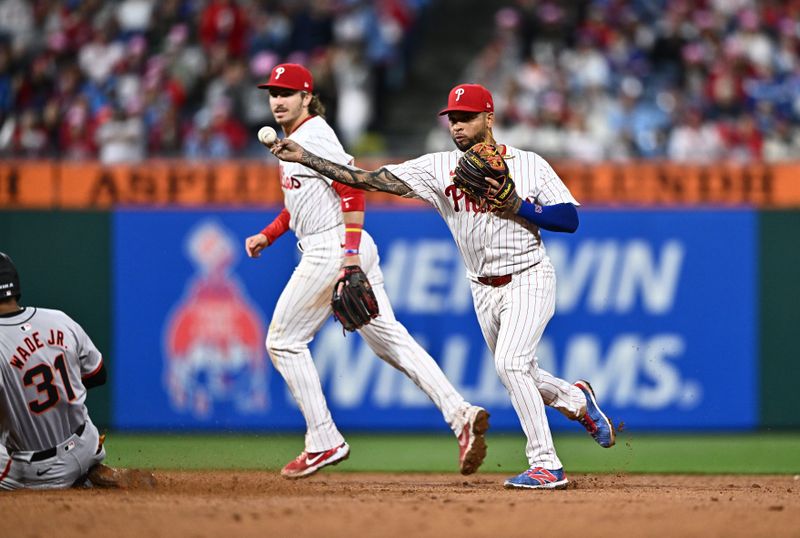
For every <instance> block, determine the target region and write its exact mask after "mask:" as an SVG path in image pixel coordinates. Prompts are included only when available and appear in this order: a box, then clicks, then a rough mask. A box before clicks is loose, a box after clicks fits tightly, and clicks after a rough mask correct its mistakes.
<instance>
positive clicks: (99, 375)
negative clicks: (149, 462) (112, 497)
mask: <svg viewBox="0 0 800 538" xmlns="http://www.w3.org/2000/svg"><path fill="white" fill-rule="evenodd" d="M21 296H22V290H21V288H20V281H19V274H18V273H17V268H16V267H15V266H14V263H13V262H12V261H11V258H10V257H9V256H8V255H7V254H4V253H2V252H0V441H2V443H3V444H2V445H0V490H9V489H21V488H30V489H57V488H68V487H71V486H73V485H79V486H91V485H94V486H101V487H126V486H129V485H150V486H152V485H153V484H154V483H155V481H154V479H153V477H152V475H149V473H143V472H141V471H135V470H132V469H130V470H129V469H114V468H112V467H107V466H106V465H103V464H102V461H103V460H104V459H105V457H106V451H105V448H104V447H103V437H102V436H101V435H100V434H99V432H98V431H97V428H96V427H95V425H94V424H92V421H91V419H90V418H89V412H88V410H87V409H86V406H85V405H84V401H85V400H86V391H87V390H88V389H91V388H93V387H97V386H100V385H102V384H104V383H105V382H106V369H105V366H103V358H102V356H101V355H100V352H99V351H98V350H97V348H96V347H95V346H94V344H93V343H92V341H91V339H90V338H89V336H88V335H87V334H86V332H84V330H83V329H82V328H81V326H80V325H78V324H77V323H75V321H73V320H72V319H71V318H70V317H69V316H67V315H66V314H65V313H63V312H61V311H59V310H50V309H46V308H35V307H24V306H20V305H19V300H20V298H21ZM87 474H88V478H87ZM134 480H136V481H137V483H136V484H134V483H133V481H134Z"/></svg>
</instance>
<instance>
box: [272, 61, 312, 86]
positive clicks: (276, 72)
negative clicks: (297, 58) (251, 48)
mask: <svg viewBox="0 0 800 538" xmlns="http://www.w3.org/2000/svg"><path fill="white" fill-rule="evenodd" d="M258 87H259V88H266V89H269V88H286V89H287V90H296V91H304V92H312V91H314V77H312V76H311V71H309V70H308V69H306V68H305V67H303V66H302V65H300V64H280V65H277V66H275V68H274V69H273V70H272V74H271V75H270V77H269V80H268V81H267V82H265V83H264V84H259V85H258Z"/></svg>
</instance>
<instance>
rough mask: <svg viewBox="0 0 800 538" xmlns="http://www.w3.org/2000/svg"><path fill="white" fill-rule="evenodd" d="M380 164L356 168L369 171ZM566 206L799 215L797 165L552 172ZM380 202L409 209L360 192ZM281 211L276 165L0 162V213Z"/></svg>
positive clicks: (562, 167) (574, 167)
mask: <svg viewBox="0 0 800 538" xmlns="http://www.w3.org/2000/svg"><path fill="white" fill-rule="evenodd" d="M386 162H388V161H386V160H371V161H366V160H364V161H359V164H360V165H361V166H364V167H366V168H368V169H375V168H378V167H379V166H381V165H382V164H384V163H386ZM554 168H555V169H556V171H557V172H558V173H559V175H560V176H561V177H562V178H563V179H564V182H565V183H566V184H567V186H568V187H569V188H570V190H571V191H572V193H573V194H574V195H575V198H576V199H577V200H578V201H580V202H581V203H582V204H584V205H600V206H626V207H630V206H648V207H665V206H667V207H669V206H676V207H686V206H707V205H710V206H742V205H746V206H753V207H762V208H789V207H800V162H797V163H783V164H761V163H759V164H752V165H737V164H731V163H718V164H715V165H704V166H699V165H697V166H691V165H677V164H674V163H654V162H642V163H602V164H594V165H589V164H582V163H569V162H562V163H555V165H554ZM368 200H370V201H377V202H380V203H398V204H408V203H412V204H413V203H416V202H413V201H409V200H406V199H403V198H399V197H397V196H393V195H390V194H385V193H368ZM281 202H282V192H281V188H280V179H279V173H278V165H277V163H269V162H261V161H225V162H194V161H182V160H153V161H147V162H145V163H141V164H136V165H117V166H104V165H101V164H99V163H97V162H57V161H53V162H44V161H5V162H2V163H0V208H5V209H12V208H37V209H44V208H53V209H87V208H88V209H92V208H94V209H107V208H112V207H122V206H141V207H154V206H155V207H159V206H185V207H199V206H263V205H270V204H279V203H281Z"/></svg>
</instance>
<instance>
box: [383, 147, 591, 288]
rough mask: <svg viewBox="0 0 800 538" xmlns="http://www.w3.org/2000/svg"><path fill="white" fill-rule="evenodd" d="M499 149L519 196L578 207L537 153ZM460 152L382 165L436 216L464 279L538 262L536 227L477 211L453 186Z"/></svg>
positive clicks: (539, 246)
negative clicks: (462, 267) (449, 239)
mask: <svg viewBox="0 0 800 538" xmlns="http://www.w3.org/2000/svg"><path fill="white" fill-rule="evenodd" d="M505 149H506V152H505V156H506V163H508V167H509V171H510V174H511V177H512V179H513V180H514V183H515V185H516V190H517V194H519V195H520V197H522V198H523V199H525V200H528V201H529V202H534V201H535V202H537V203H539V204H541V205H553V204H560V203H571V204H575V205H579V204H578V202H577V201H576V200H575V198H573V196H572V194H571V193H570V192H569V190H568V189H567V187H566V185H564V183H563V182H562V181H561V179H560V178H559V177H558V175H557V174H556V173H555V171H554V170H553V168H552V167H551V166H550V164H548V163H547V161H545V160H544V159H543V158H542V157H541V156H539V155H537V154H536V153H533V152H531V151H522V150H519V149H516V148H513V147H510V146H506V147H505ZM461 155H463V152H461V151H458V150H454V151H450V152H442V153H429V154H427V155H423V156H422V157H419V158H417V159H414V160H411V161H406V162H404V163H401V164H398V165H389V166H386V169H387V170H389V171H390V172H391V173H392V174H394V175H395V176H397V177H398V178H399V179H400V180H402V181H403V182H404V183H405V184H406V185H408V186H409V187H410V188H411V190H412V191H413V193H412V194H410V195H408V196H410V197H414V198H420V199H422V200H425V201H426V202H428V203H430V204H431V205H432V206H433V207H434V208H436V210H437V211H438V212H439V213H440V214H441V215H442V217H443V218H444V220H445V222H447V226H448V227H449V228H450V233H452V234H453V238H454V239H455V241H456V245H458V249H459V250H460V251H461V256H462V257H463V258H464V263H465V264H466V267H467V274H468V276H469V277H470V278H472V279H475V278H476V277H479V276H502V275H508V274H513V273H518V272H520V271H523V270H525V269H527V268H529V267H531V266H532V265H535V264H537V263H539V262H540V261H541V260H542V259H543V258H544V257H545V256H546V253H545V249H544V244H543V243H542V238H541V235H540V234H539V228H538V227H537V226H536V225H534V224H532V223H530V222H528V221H527V220H525V219H523V218H521V217H514V218H506V217H500V216H497V215H495V214H493V213H490V212H480V211H478V210H477V208H476V207H475V205H474V204H472V203H471V202H469V200H468V199H467V198H466V196H464V193H463V192H461V190H459V189H457V188H456V187H455V186H454V185H453V181H452V174H453V170H454V169H455V167H456V164H458V159H459V158H460V157H461Z"/></svg>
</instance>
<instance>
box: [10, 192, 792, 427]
mask: <svg viewBox="0 0 800 538" xmlns="http://www.w3.org/2000/svg"><path fill="white" fill-rule="evenodd" d="M276 212H277V209H264V208H261V209H253V208H251V209H247V210H231V209H215V210H208V209H202V208H196V209H186V208H184V209H166V208H159V209H141V208H129V209H114V210H111V211H108V212H85V211H84V212H44V211H26V210H5V211H3V212H0V249H2V250H5V251H8V252H10V253H11V254H12V255H13V256H14V258H15V260H16V261H17V264H18V265H19V266H20V271H21V273H22V279H23V280H22V285H23V287H24V290H25V292H24V293H25V295H24V298H25V302H27V303H28V304H37V305H41V306H49V307H56V308H62V309H64V310H65V311H67V312H68V313H70V314H71V315H72V316H73V317H74V318H75V319H77V320H78V321H79V322H81V323H82V324H83V325H84V327H85V328H86V329H87V330H88V332H89V333H90V334H91V335H92V337H93V339H94V340H95V342H96V343H97V345H98V347H100V349H101V350H103V352H104V354H105V356H106V357H107V359H108V362H109V364H110V366H111V373H112V377H111V379H112V382H111V386H110V390H109V389H101V390H100V391H99V393H98V392H95V393H94V394H93V396H92V399H91V400H90V405H91V407H92V413H93V416H95V417H96V418H97V419H98V420H97V421H98V422H100V423H101V424H105V425H110V426H112V427H115V428H119V429H137V430H138V429H168V430H180V429H191V430H198V429H200V430H232V429H246V430H300V429H302V428H303V423H302V418H301V416H300V414H299V412H298V411H297V410H296V408H295V407H294V405H293V404H292V402H291V398H290V396H289V394H288V391H287V390H286V388H285V385H284V383H283V381H282V380H281V379H280V376H279V375H278V374H277V372H276V371H275V370H274V368H273V367H272V365H271V364H269V361H268V358H267V357H266V354H265V352H264V348H263V338H264V332H265V327H266V326H267V325H268V322H269V319H270V317H271V315H272V309H273V307H274V305H275V301H276V300H277V297H278V295H279V294H280V292H281V290H282V288H283V285H284V284H285V282H286V280H287V279H288V277H289V275H290V274H291V271H292V269H293V267H294V265H295V264H296V262H297V259H298V256H299V253H298V252H297V250H296V248H295V244H294V241H293V237H292V236H291V235H287V236H286V237H284V238H282V239H281V240H280V241H279V242H278V243H276V245H274V246H273V247H271V248H270V249H269V251H268V252H267V253H265V255H264V256H263V257H262V258H261V259H259V260H257V261H255V260H249V259H247V258H246V257H245V256H244V251H243V248H242V241H243V239H244V237H245V236H247V235H249V234H250V233H252V232H254V231H256V230H259V229H261V227H262V226H263V225H264V224H265V223H266V222H268V221H269V220H270V219H271V218H272V217H273V216H274V215H275V214H276ZM366 227H367V229H368V230H369V231H370V233H372V234H373V236H374V237H375V239H376V242H377V243H378V246H379V248H380V252H381V256H382V267H383V269H384V273H385V276H386V287H387V290H388V292H389V294H390V297H391V298H392V301H393V305H394V307H395V310H396V314H397V316H398V318H399V319H401V320H402V321H403V322H404V323H405V324H406V325H407V327H408V328H409V330H410V331H411V332H412V333H413V334H414V335H415V336H416V337H418V339H419V340H420V342H421V343H423V345H425V346H426V347H427V348H428V349H429V350H430V352H431V353H432V354H433V355H434V357H435V358H436V359H437V360H438V361H439V362H440V364H441V365H442V366H443V368H444V369H445V371H446V372H447V374H448V376H449V377H450V378H451V380H453V382H454V384H456V386H457V387H458V388H459V389H460V390H461V391H462V392H463V393H464V395H465V396H466V397H468V398H469V399H470V400H472V401H473V402H475V403H479V404H482V405H485V406H486V407H488V408H489V409H490V410H491V412H492V423H493V427H494V428H495V429H497V430H502V429H509V430H517V429H518V427H519V426H518V423H517V420H516V417H515V415H514V413H513V410H512V409H511V407H510V404H509V402H508V397H507V395H506V393H505V390H504V389H503V387H502V386H501V385H500V384H499V381H498V378H497V376H496V374H495V373H494V367H493V364H492V361H491V357H490V356H489V355H488V353H487V352H486V348H485V344H484V343H483V340H482V338H481V336H480V331H479V329H478V325H477V322H476V320H475V315H474V312H473V311H472V304H471V298H470V294H469V288H468V285H467V283H466V281H465V279H464V275H463V266H462V264H461V261H460V259H459V258H458V253H457V251H456V249H455V246H454V244H453V241H452V238H451V237H450V235H449V232H448V231H447V229H446V228H445V226H444V224H443V222H442V221H441V219H440V218H439V217H438V216H437V215H436V214H435V213H433V212H432V211H430V210H428V209H425V208H423V207H417V206H412V207H405V208H398V207H386V206H384V207H379V206H377V205H375V204H373V205H372V206H371V207H370V210H369V212H368V214H367V222H366ZM798 231H800V211H780V212H777V211H776V212H772V211H762V212H757V211H755V210H752V209H743V208H739V209H726V210H710V209H703V210H700V209H692V210H688V209H675V208H673V209H662V210H642V209H639V210H633V209H615V210H613V211H612V210H603V209H589V208H584V209H583V210H582V211H581V228H580V229H579V231H578V233H577V234H575V235H566V234H552V233H549V234H548V233H546V234H545V242H546V244H547V246H548V251H549V253H550V256H551V257H552V258H553V261H554V264H555V266H556V269H557V274H558V279H559V282H558V297H557V314H556V317H555V318H554V319H553V321H552V322H551V324H550V326H549V327H548V330H547V331H546V333H545V338H544V340H543V342H542V346H541V348H540V353H539V360H540V364H541V365H542V366H543V367H544V368H546V369H548V370H550V371H552V372H553V373H555V374H557V375H559V376H563V377H565V378H567V379H574V378H578V377H584V376H585V377H588V378H589V379H590V380H591V381H592V382H593V384H594V385H595V388H596V390H597V392H598V393H599V395H600V399H601V401H602V403H603V404H604V407H605V408H606V409H607V411H608V412H609V414H611V415H612V416H613V417H614V419H615V420H617V421H620V420H621V421H624V422H625V423H626V425H627V427H628V428H630V429H636V430H642V429H647V430H653V429H670V430H674V429H694V430H704V429H737V430H740V429H741V430H747V429H753V428H756V427H759V426H762V427H798V426H800V419H798V418H797V417H796V416H795V415H796V414H793V413H790V412H787V410H791V409H794V408H795V407H796V404H797V403H800V401H799V400H800V395H799V394H800V393H798V392H797V391H795V390H792V378H791V376H790V375H788V374H789V372H791V371H793V370H794V362H795V360H796V359H797V358H798V353H797V351H796V350H797V344H796V343H795V340H794V339H792V338H791V337H792V336H793V335H794V333H795V332H796V327H798V325H800V324H799V323H798V322H800V314H798V309H797V307H796V305H797V304H800V292H799V291H798V289H800V287H799V286H798V284H797V283H796V280H797V274H798V273H797V269H796V268H797V267H798V262H800V250H799V249H800V247H798V246H797V244H798V242H797V241H796V240H795V236H796V235H797V232H798ZM311 347H312V351H313V353H314V354H315V357H316V360H317V362H318V368H319V371H320V375H321V378H322V380H323V385H324V387H325V391H326V394H328V396H329V403H330V404H331V408H332V410H333V413H334V417H335V418H336V420H337V422H338V423H339V425H340V427H342V428H343V429H345V430H351V431H352V430H355V429H370V430H376V429H387V430H397V429H400V430H412V429H413V430H426V429H431V430H442V428H443V425H442V422H441V419H440V417H439V415H438V412H437V411H436V410H435V408H433V407H432V405H431V404H430V403H429V402H428V401H427V399H426V398H425V397H424V395H422V394H421V393H420V392H419V391H418V390H417V389H416V387H414V386H413V385H411V384H410V383H409V382H408V381H406V380H405V378H403V377H402V376H401V375H399V374H398V373H397V372H395V371H394V370H392V369H391V368H389V367H387V366H386V365H384V364H383V363H382V362H380V361H379V360H378V359H377V358H375V357H374V355H373V354H372V353H371V351H370V350H369V349H368V348H367V347H366V346H365V345H364V344H363V342H362V341H361V340H360V338H357V337H355V336H353V335H348V336H346V337H343V336H342V331H341V329H340V327H338V326H337V325H336V324H335V323H334V322H333V321H329V322H328V323H327V324H326V325H325V326H324V327H323V328H322V330H321V331H320V333H319V334H318V336H317V338H316V339H315V340H314V341H313V342H312V344H311ZM93 392H94V391H93ZM552 418H553V420H552V422H553V425H554V428H555V429H561V428H564V427H566V428H571V427H570V426H568V425H567V423H566V421H565V420H563V419H561V418H560V417H557V416H553V417H552Z"/></svg>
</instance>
